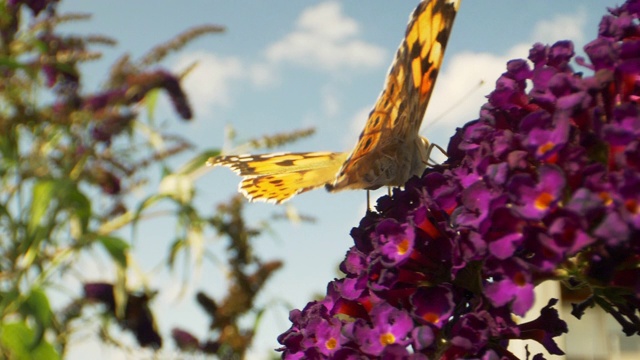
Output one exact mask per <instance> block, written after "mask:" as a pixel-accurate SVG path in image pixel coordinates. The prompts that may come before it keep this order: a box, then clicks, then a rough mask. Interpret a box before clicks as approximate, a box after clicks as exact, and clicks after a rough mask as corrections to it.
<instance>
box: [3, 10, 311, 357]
mask: <svg viewBox="0 0 640 360" xmlns="http://www.w3.org/2000/svg"><path fill="white" fill-rule="evenodd" d="M56 4H57V1H43V2H37V1H35V2H34V1H12V2H8V1H6V0H0V71H1V72H2V74H3V79H2V84H1V85H0V134H1V136H0V182H1V188H2V190H1V192H0V357H2V358H7V359H57V358H61V357H63V356H64V354H65V351H66V350H67V349H68V347H69V345H70V344H69V339H70V335H71V334H72V333H73V331H74V329H77V325H76V324H78V323H85V322H90V323H94V324H96V326H98V325H100V326H102V327H103V328H102V329H101V330H102V338H103V339H104V340H105V341H108V342H109V343H111V344H121V342H120V341H118V340H115V339H112V338H111V336H110V335H109V328H108V324H109V323H116V324H118V325H119V326H120V327H121V328H122V329H124V330H125V331H127V332H130V333H131V334H132V335H133V336H134V337H135V338H136V340H137V343H138V344H139V346H142V347H151V348H154V349H158V348H160V347H161V346H162V344H163V341H162V336H161V334H159V333H158V330H157V329H156V327H155V324H154V314H153V313H152V310H151V307H150V306H149V305H150V303H151V302H152V301H153V298H154V296H155V295H156V294H157V291H156V290H155V289H148V288H146V287H145V288H142V289H131V288H130V287H129V286H128V283H129V282H128V281H127V280H128V275H129V274H130V273H131V272H132V269H134V268H135V269H137V268H136V267H135V266H134V265H135V259H134V256H133V250H134V247H135V241H134V240H135V239H134V238H133V236H134V235H135V231H121V230H123V229H127V228H128V229H129V230H131V229H133V228H135V226H136V225H137V224H139V223H140V222H142V221H145V220H147V219H149V218H151V217H156V216H165V217H167V218H169V219H170V220H172V221H174V222H175V223H176V233H175V234H168V236H167V238H166V239H158V242H159V244H161V245H160V246H165V247H166V248H167V254H166V259H164V263H165V264H166V266H167V269H168V270H169V271H175V270H174V264H175V262H176V259H177V258H178V257H179V256H181V255H184V257H185V259H186V261H185V263H187V264H191V263H195V264H196V265H199V264H200V263H201V262H202V261H203V260H204V259H205V254H206V253H207V245H208V244H207V243H206V242H205V240H204V239H205V238H207V237H206V236H205V234H206V232H211V233H215V235H216V236H217V238H218V239H225V240H226V241H228V247H227V249H228V251H229V253H228V254H229V255H228V259H227V261H228V267H229V268H230V269H231V275H230V280H229V284H228V290H227V294H228V295H227V296H226V297H225V298H224V299H222V301H219V302H216V301H214V300H213V299H210V298H208V297H207V296H206V295H204V294H203V293H201V294H199V295H198V298H199V301H200V300H201V301H200V304H201V306H203V308H204V310H205V312H206V313H207V314H208V316H210V317H211V318H212V321H211V323H212V325H211V329H212V331H211V336H210V338H209V339H207V340H202V341H200V340H196V342H195V343H196V346H195V347H194V346H191V348H190V351H199V352H204V353H208V354H217V355H218V356H219V357H224V358H241V357H242V356H243V354H244V351H245V350H246V348H247V347H248V346H249V345H250V344H251V341H252V339H253V335H254V334H255V331H256V328H255V326H254V327H251V328H249V329H245V328H242V327H241V326H240V325H238V321H239V319H240V318H241V317H242V316H245V315H246V314H251V313H253V314H255V318H256V320H255V322H254V324H256V325H257V324H258V323H259V320H260V318H261V314H262V313H263V312H264V309H257V310H256V309H254V306H255V305H254V303H253V301H254V299H255V297H256V295H257V294H258V293H259V291H260V290H261V289H262V287H263V285H264V283H265V282H266V281H267V280H268V278H269V277H270V276H271V274H272V273H273V272H274V271H276V270H277V269H278V268H279V267H280V266H281V264H280V263H279V262H278V261H268V262H263V261H262V260H261V259H259V258H258V257H257V256H255V255H254V254H253V251H252V245H251V239H252V238H254V237H256V236H258V235H259V234H260V233H261V231H262V230H263V229H262V228H251V227H249V226H247V225H246V224H245V223H244V220H243V218H242V215H241V211H242V206H243V203H242V201H241V200H240V199H239V198H233V199H232V200H231V201H230V202H229V204H223V205H220V207H219V208H218V209H217V210H216V213H214V214H211V215H208V214H203V213H202V212H200V211H199V209H197V208H196V207H195V205H194V204H193V200H194V197H195V195H196V187H195V186H194V182H195V180H196V179H197V177H198V176H199V175H200V174H201V173H202V172H203V165H204V163H205V161H206V159H208V158H209V157H211V156H215V155H218V154H219V153H220V151H219V150H218V149H207V150H204V151H201V152H200V153H196V154H193V153H190V155H191V156H192V158H191V160H189V161H188V162H186V163H185V164H184V165H182V166H181V167H179V168H178V169H177V170H173V169H172V166H171V163H170V160H171V159H173V157H174V156H175V155H177V154H181V153H184V152H186V151H192V149H193V148H194V146H193V145H192V144H190V143H189V142H188V141H187V140H185V139H183V138H181V137H180V136H179V135H178V134H165V133H163V132H160V129H159V128H158V126H157V125H156V124H155V123H154V119H153V118H154V116H153V115H154V112H155V109H156V106H157V102H158V94H159V93H160V92H165V93H167V94H168V96H169V97H170V98H171V102H172V104H173V105H174V109H175V112H176V114H177V115H178V117H181V118H183V119H185V120H189V119H190V118H191V117H192V116H193V114H192V110H191V108H190V106H189V103H188V100H187V98H186V96H185V94H184V92H183V91H182V89H181V87H180V83H179V80H180V78H181V77H182V76H176V75H173V74H171V73H169V72H168V71H165V70H162V69H161V66H160V67H159V65H158V63H159V62H160V61H162V60H163V59H164V58H165V57H166V56H167V55H168V54H169V53H171V52H174V51H178V50H180V49H181V48H182V47H183V46H184V45H185V44H187V43H188V42H190V41H192V40H193V39H195V38H198V37H200V36H203V35H207V34H212V33H219V32H221V31H222V30H223V29H222V28H221V27H219V26H212V25H205V26H199V27H195V28H193V29H190V30H187V31H185V32H184V33H182V34H179V35H178V36H176V38H174V39H171V40H170V41H168V42H166V43H164V44H161V45H159V46H157V47H156V48H154V49H152V50H151V51H150V52H149V53H148V54H146V55H144V56H143V57H142V58H141V59H140V60H138V61H135V60H132V59H131V58H130V57H129V56H128V55H123V56H122V57H121V58H120V59H119V60H118V61H117V62H116V63H115V64H114V65H113V66H112V67H111V72H110V73H109V74H108V76H107V77H106V78H105V79H104V81H103V88H101V89H100V90H98V91H95V92H91V91H85V87H84V86H82V84H83V83H82V82H83V74H82V68H81V67H80V65H81V64H82V63H84V62H86V61H92V60H96V59H99V57H100V53H99V52H97V51H95V50H94V49H93V47H94V46H95V45H111V44H114V43H115V42H114V41H113V40H111V39H109V38H107V37H103V36H76V35H62V33H61V32H58V27H59V26H60V25H62V24H64V23H66V22H68V21H78V20H85V19H87V16H84V15H74V14H71V15H60V14H57V13H56ZM25 20H26V21H25ZM22 21H24V23H23V22H22ZM151 66H153V67H154V68H153V70H151V69H150V67H151ZM159 68H160V70H158V69H159ZM185 72H187V71H185ZM186 75H188V74H185V76H186ZM140 109H142V110H144V111H146V115H147V116H146V117H143V116H140V114H139V111H140ZM310 132H311V131H310V130H304V131H301V132H294V133H293V134H280V135H276V136H274V137H265V138H263V139H259V140H256V141H254V142H252V143H250V144H249V146H252V147H255V146H267V147H269V146H275V145H277V144H281V143H283V142H286V141H291V140H294V139H297V138H300V137H303V136H306V135H309V134H310ZM158 170H160V171H158ZM157 173H162V174H163V175H162V178H161V179H160V187H159V190H155V187H154V189H153V190H152V189H151V187H147V186H145V185H146V184H149V183H151V182H152V180H155V179H151V178H150V175H149V174H157ZM133 191H136V192H142V193H144V194H146V197H145V198H144V199H143V200H142V201H136V200H135V199H136V198H135V197H133V196H131V194H132V192H133ZM161 204H162V207H160V205H161ZM167 207H169V208H170V211H167V210H166V209H167ZM159 209H161V210H159ZM171 239H176V240H175V241H174V242H173V244H168V242H169V241H170V240H171ZM96 248H98V249H102V250H104V251H98V252H95V251H93V250H94V249H96ZM91 257H99V258H100V259H101V261H104V258H106V259H107V262H108V263H109V266H110V267H111V268H112V269H113V274H114V275H113V277H114V278H113V280H112V281H110V282H107V283H86V279H83V277H82V275H83V274H82V271H81V270H80V271H78V270H79V269H74V266H75V263H76V262H77V261H78V259H80V258H91ZM217 258H220V256H219V255H217ZM247 269H252V271H249V270H247ZM145 276H152V274H148V275H145ZM62 279H64V281H63V280H62ZM78 288H81V289H83V291H82V292H78V290H77V289H78ZM54 293H55V294H56V298H60V297H63V298H65V299H66V300H65V301H66V305H65V306H62V307H60V306H52V304H50V300H52V299H53V297H52V295H53V294H54ZM207 299H208V301H207ZM58 302H59V300H58ZM52 303H53V301H52ZM93 304H101V306H100V307H99V309H101V310H102V311H103V315H105V316H104V317H103V319H106V320H107V321H102V322H99V321H95V320H96V319H91V315H90V313H89V314H86V313H87V312H86V311H84V309H85V308H86V307H87V306H93ZM231 330H232V331H231ZM175 334H176V333H174V337H175ZM175 340H176V341H177V343H178V346H179V347H180V348H182V344H181V343H180V341H179V340H180V339H179V338H176V339H175ZM191 344H192V345H193V344H194V342H193V341H192V343H191Z"/></svg>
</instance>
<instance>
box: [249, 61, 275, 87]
mask: <svg viewBox="0 0 640 360" xmlns="http://www.w3.org/2000/svg"><path fill="white" fill-rule="evenodd" d="M275 71H276V69H274V68H273V67H272V66H269V65H267V64H253V65H251V66H250V67H249V76H250V77H251V82H252V83H253V85H255V86H257V87H266V86H270V85H273V84H275V83H277V82H278V80H279V79H278V76H277V75H276V73H275Z"/></svg>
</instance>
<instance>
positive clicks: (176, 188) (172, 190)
mask: <svg viewBox="0 0 640 360" xmlns="http://www.w3.org/2000/svg"><path fill="white" fill-rule="evenodd" d="M193 188H194V184H193V180H192V179H191V178H190V177H189V176H186V175H179V174H171V175H167V176H165V177H164V178H163V179H162V181H161V182H160V193H162V194H165V195H169V196H171V197H172V198H174V199H176V200H177V201H179V202H181V203H188V202H189V201H191V199H192V198H193V194H194V191H193Z"/></svg>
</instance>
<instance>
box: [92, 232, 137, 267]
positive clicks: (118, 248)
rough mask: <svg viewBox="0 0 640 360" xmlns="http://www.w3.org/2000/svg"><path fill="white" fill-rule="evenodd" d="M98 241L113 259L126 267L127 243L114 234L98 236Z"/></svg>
mask: <svg viewBox="0 0 640 360" xmlns="http://www.w3.org/2000/svg"><path fill="white" fill-rule="evenodd" d="M98 241H100V243H101V244H102V246H104V248H105V250H107V252H108V253H109V255H111V257H112V258H113V260H114V261H115V262H116V263H117V264H118V266H121V267H123V268H126V267H127V252H128V251H129V248H130V246H129V244H128V243H127V242H126V241H124V240H122V239H120V238H117V237H114V236H106V235H105V236H100V237H98Z"/></svg>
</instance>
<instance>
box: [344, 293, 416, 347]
mask: <svg viewBox="0 0 640 360" xmlns="http://www.w3.org/2000/svg"><path fill="white" fill-rule="evenodd" d="M370 315H371V323H368V322H367V321H365V320H363V319H358V320H356V322H355V324H354V327H353V337H354V341H356V342H357V343H358V344H359V345H360V349H362V351H363V352H364V353H366V354H369V355H374V356H376V355H380V354H381V353H382V351H383V350H384V349H385V347H387V346H389V345H393V344H398V345H402V346H406V345H408V344H409V338H408V335H409V333H410V332H411V330H412V329H413V321H412V320H411V317H410V316H409V314H407V313H406V312H405V311H402V310H398V309H396V308H394V307H392V306H390V305H388V304H384V303H383V304H380V305H378V306H376V307H374V308H373V309H372V310H371V312H370Z"/></svg>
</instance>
